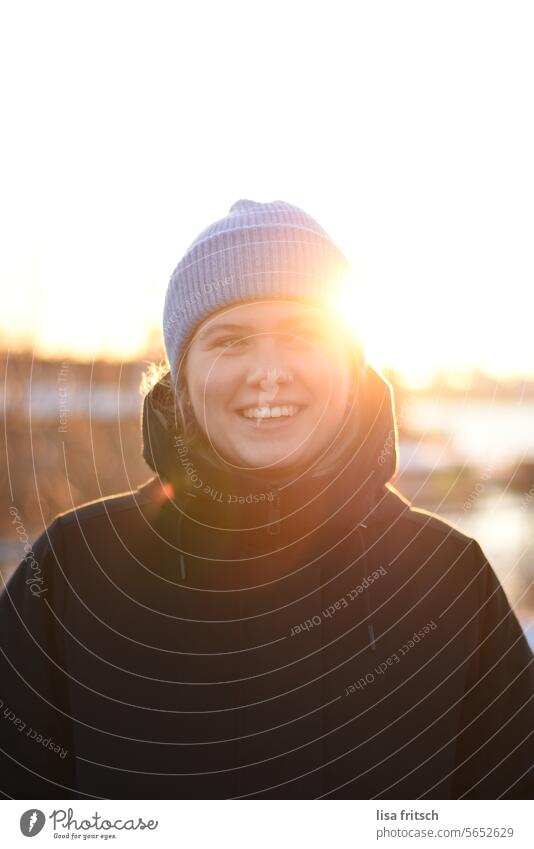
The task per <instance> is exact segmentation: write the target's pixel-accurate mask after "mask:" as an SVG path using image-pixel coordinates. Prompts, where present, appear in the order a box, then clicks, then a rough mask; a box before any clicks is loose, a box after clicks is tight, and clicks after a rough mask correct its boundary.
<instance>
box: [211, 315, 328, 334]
mask: <svg viewBox="0 0 534 849" xmlns="http://www.w3.org/2000/svg"><path fill="white" fill-rule="evenodd" d="M319 320H320V319H319V317H316V316H309V317H308V316H306V317H305V316H299V317H298V318H285V319H282V320H281V321H280V322H278V325H277V327H279V328H280V327H289V326H291V325H293V326H295V325H298V324H304V323H309V322H310V321H313V322H316V321H319ZM228 330H239V331H241V332H245V333H246V332H251V333H252V332H254V328H253V327H251V326H250V325H249V324H232V323H231V322H225V323H224V324H212V325H210V327H206V329H205V330H202V331H201V332H200V333H199V337H198V338H199V339H206V338H207V337H208V336H211V335H212V333H220V332H222V331H228ZM258 332H261V331H258Z"/></svg>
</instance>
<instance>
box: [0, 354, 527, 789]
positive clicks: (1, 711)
mask: <svg viewBox="0 0 534 849" xmlns="http://www.w3.org/2000/svg"><path fill="white" fill-rule="evenodd" d="M362 393H363V394H362V403H361V405H360V406H359V416H360V419H359V424H358V426H356V425H354V426H353V422H352V421H351V422H350V427H351V428H352V429H351V431H350V432H349V433H348V434H347V437H346V441H347V452H348V453H347V455H346V456H347V461H346V462H343V463H340V464H339V468H336V471H335V473H334V472H332V473H330V474H324V475H322V476H320V477H318V478H312V477H311V476H310V475H309V474H308V475H306V476H304V477H303V478H301V479H300V480H298V481H296V482H294V483H292V484H287V481H283V480H279V481H270V482H269V483H266V482H265V481H264V480H262V479H260V478H259V477H257V476H256V475H252V474H251V473H248V472H246V473H245V472H239V473H236V472H229V471H228V470H227V468H226V467H224V466H222V465H221V464H220V463H218V462H217V461H216V460H215V458H214V457H213V456H212V455H211V454H210V453H209V452H208V451H205V450H203V449H202V448H201V447H200V446H199V447H198V449H190V448H188V447H187V446H186V445H185V443H184V442H183V440H182V439H181V435H180V434H179V433H177V432H176V430H175V429H173V427H172V426H171V425H169V423H168V417H166V416H165V414H164V412H163V411H164V409H165V404H166V403H167V404H168V401H169V388H168V381H165V380H163V381H161V382H160V383H159V384H157V385H156V386H155V387H154V389H153V390H152V392H151V393H150V394H149V395H148V396H147V398H146V399H145V402H144V407H143V422H142V424H143V436H144V456H145V458H146V460H147V462H148V463H149V464H150V466H151V467H152V469H153V470H154V471H155V472H156V474H155V476H154V477H152V478H150V480H148V481H147V482H146V483H145V484H144V485H143V486H140V487H139V488H137V489H134V490H132V491H131V492H127V493H123V494H119V495H116V496H113V497H108V498H102V499H100V500H98V501H94V502H91V503H88V504H84V505H82V506H80V507H77V508H76V509H74V510H70V511H68V512H65V513H62V514H61V515H58V516H57V517H56V518H55V519H54V521H53V522H52V523H51V524H50V525H49V527H47V528H46V530H45V531H44V532H43V534H42V535H41V536H40V537H39V538H38V539H37V540H36V542H35V543H34V545H33V548H32V551H31V552H28V555H27V556H26V558H25V559H24V560H23V561H22V562H21V564H20V565H19V566H18V568H17V570H16V571H15V573H14V574H13V576H12V578H11V580H10V581H9V583H8V585H7V588H6V590H5V591H4V593H3V594H2V596H1V598H0V748H1V752H0V759H1V760H0V766H1V778H0V788H1V790H2V792H3V793H4V795H5V796H6V797H14V798H26V799H31V798H35V799H53V798H61V799H63V798H116V799H124V798H126V799H128V798H135V799H137V798H169V799H173V798H175V799H184V798H204V799H208V798H258V799H268V798H282V799H293V798H299V799H312V798H328V799H334V798H338V799H339V798H351V799H360V798H362V799H371V798H383V799H387V798H389V799H394V798H397V799H415V798H425V799H433V798H436V799H450V798H454V799H456V798H482V799H484V798H486V799H487V798H490V799H494V798H495V799H496V798H520V799H526V798H532V797H533V795H534V794H533V790H534V770H533V762H534V757H533V750H534V740H533V731H534V700H533V695H534V681H533V664H532V661H533V659H534V658H533V656H532V653H531V650H530V648H529V646H528V644H527V642H526V640H525V637H524V635H523V633H522V630H521V627H520V625H519V623H518V620H517V618H516V616H515V614H514V613H513V612H512V610H511V609H510V606H509V604H508V601H507V598H506V596H505V594H504V592H503V590H502V587H501V585H500V583H499V581H498V579H497V578H496V576H495V573H494V571H493V569H492V567H491V565H490V564H489V563H488V561H487V559H486V557H485V556H484V553H483V551H482V549H481V547H480V545H479V544H478V543H477V542H476V540H475V539H473V538H471V537H469V536H467V535H466V534H464V533H462V532H461V531H460V530H459V529H458V528H456V527H455V526H453V525H451V524H449V523H447V522H445V521H443V520H442V519H440V518H439V517H437V516H436V515H434V514H433V513H430V512H428V511H425V510H420V509H414V508H413V507H412V506H411V505H410V503H409V502H408V501H407V500H406V499H405V498H404V497H403V496H402V495H400V493H399V492H398V491H397V490H396V489H395V488H394V487H393V486H392V484H391V478H392V477H393V476H394V475H395V473H396V468H397V457H396V428H395V421H394V411H393V403H392V398H391V392H390V387H389V385H388V384H387V383H386V382H385V381H384V380H383V379H382V378H381V377H380V376H379V375H378V374H377V373H376V372H375V371H374V370H373V369H371V368H370V367H369V368H368V371H367V377H366V379H365V381H364V383H363V385H362Z"/></svg>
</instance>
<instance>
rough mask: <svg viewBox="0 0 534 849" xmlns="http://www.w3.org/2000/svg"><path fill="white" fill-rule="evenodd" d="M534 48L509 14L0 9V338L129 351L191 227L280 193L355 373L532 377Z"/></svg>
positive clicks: (69, 349) (399, 6) (436, 9)
mask: <svg viewBox="0 0 534 849" xmlns="http://www.w3.org/2000/svg"><path fill="white" fill-rule="evenodd" d="M533 43H534V12H533V7H532V5H531V4H529V3H524V4H522V3H516V2H514V3H504V2H499V3H495V2H487V0H486V2H470V1H469V0H461V2H451V0H448V2H441V3H436V2H428V0H425V2H401V3H399V2H398V0H395V2H366V3H358V2H356V3H355V2H343V3H341V2H335V0H333V2H332V1H331V0H328V2H323V3H313V2H291V0H285V2H279V0H270V2H269V3H261V4H259V3H252V2H250V0H249V2H233V0H227V1H226V2H224V3H215V2H213V3H212V2H210V3H206V2H194V3H193V2H192V3H189V4H187V5H185V4H182V3H178V2H172V3H163V2H154V0H150V2H144V3H138V2H137V3H136V2H109V0H106V2H91V3H84V4H82V3H77V2H72V0H68V2H53V0H47V2H46V3H43V2H24V0H22V2H17V3H12V4H10V5H9V7H6V6H5V7H4V13H3V18H2V24H1V27H0V72H1V74H2V80H3V81H4V85H3V87H2V92H1V94H0V98H1V100H0V103H1V110H2V119H3V120H2V125H3V132H2V134H1V137H0V146H1V154H2V156H1V166H0V167H1V172H2V173H1V175H0V176H1V187H2V188H1V192H0V194H1V200H0V226H1V232H2V243H3V248H2V251H1V254H0V276H1V280H2V287H3V292H4V294H3V296H2V309H1V311H0V327H1V328H2V331H3V332H4V334H5V338H6V342H7V344H11V345H13V346H16V345H17V344H19V343H20V342H21V340H30V341H31V343H32V344H33V346H34V349H35V352H36V353H46V354H58V355H64V354H68V355H69V356H75V355H80V356H84V357H92V356H99V355H101V354H104V353H105V354H115V355H117V356H120V357H124V358H127V357H130V356H133V355H135V354H136V353H138V351H139V350H140V348H141V347H142V345H143V343H144V341H145V340H146V338H147V333H148V332H149V330H150V328H151V327H161V312H162V308H163V299H164V295H165V290H166V286H167V281H168V279H169V276H170V274H171V272H172V270H173V268H174V267H175V265H176V264H177V263H178V261H179V260H180V258H181V256H182V255H183V253H184V252H185V250H186V248H187V247H188V245H189V244H190V243H191V242H192V241H193V239H194V238H195V237H196V236H197V235H198V233H199V232H200V231H201V230H202V229H203V228H204V227H206V226H207V225H208V224H209V223H211V222H212V221H214V220H216V219H217V218H220V217H221V216H223V215H225V214H226V213H227V212H228V210H229V208H230V206H231V205H232V203H234V202H235V201H236V200H238V199H239V198H250V199H252V200H257V201H269V200H276V199H281V200H286V201H288V202H290V203H293V204H296V205H297V206H300V207H302V208H303V209H305V210H306V211H307V212H309V213H310V214H312V215H313V216H314V217H315V218H316V219H317V220H318V221H319V223H320V224H321V225H322V226H323V227H324V228H325V229H326V230H327V231H328V232H329V233H330V235H331V236H332V237H333V238H334V240H335V241H336V242H337V243H338V245H339V247H340V248H341V249H342V250H343V251H344V253H345V254H346V255H347V257H348V258H349V260H350V261H351V263H352V265H353V268H354V273H355V277H356V279H357V281H358V286H359V290H360V295H361V301H360V300H359V299H358V298H357V299H355V301H354V303H355V310H356V311H358V316H357V317H356V316H355V320H357V321H358V322H360V324H363V325H364V327H363V328H362V332H363V334H364V338H365V341H366V344H367V351H368V356H369V358H370V359H371V360H374V361H375V362H376V363H377V364H383V365H392V366H395V367H397V368H400V369H402V370H404V371H405V372H406V374H407V375H415V376H417V375H419V374H421V373H425V371H428V370H429V369H431V368H432V367H434V366H440V365H450V366H454V367H463V366H465V367H469V366H473V365H475V366H478V367H481V368H484V369H486V370H489V371H493V372H494V373H496V374H502V375H505V374H507V373H518V374H520V373H523V374H530V375H534V344H533V342H532V335H533V334H532V329H531V325H532V315H533V313H534V310H533V303H534V296H533V294H532V292H533V283H534V250H533V234H534V154H533V151H534V112H533V88H534V51H533V50H532V44H533ZM360 307H361V309H360Z"/></svg>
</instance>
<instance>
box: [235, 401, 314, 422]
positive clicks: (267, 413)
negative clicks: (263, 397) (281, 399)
mask: <svg viewBox="0 0 534 849" xmlns="http://www.w3.org/2000/svg"><path fill="white" fill-rule="evenodd" d="M300 409H301V408H300V407H297V406H296V405H295V404H289V405H288V406H287V407H286V406H284V407H269V406H263V407H246V408H245V409H244V410H239V411H238V412H239V415H241V416H244V417H245V418H246V419H279V418H282V417H286V418H292V417H293V416H296V415H297V413H298V412H299V410H300Z"/></svg>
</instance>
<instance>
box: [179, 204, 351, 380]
mask: <svg viewBox="0 0 534 849" xmlns="http://www.w3.org/2000/svg"><path fill="white" fill-rule="evenodd" d="M347 273H350V264H349V262H348V260H347V259H346V258H345V256H344V255H343V254H342V253H341V251H340V250H339V248H337V247H336V245H335V244H334V242H333V241H332V239H331V238H330V236H329V235H328V233H326V232H325V231H324V230H323V228H322V227H321V226H320V225H319V224H318V223H317V222H316V221H315V220H314V219H313V218H312V217H311V216H310V215H308V214H307V213H306V212H304V211H303V210H302V209H299V208H298V207H297V206H292V205H291V204H289V203H286V202H285V201H283V200H274V201H271V202H270V203H256V201H253V200H238V201H236V202H235V203H234V204H233V206H232V207H231V208H230V211H229V213H228V215H226V216H225V217H224V218H221V219H220V220H219V221H216V222H215V223H214V224H210V226H209V227H206V229H205V230H203V231H202V233H200V235H199V236H197V238H196V239H195V241H194V242H193V243H192V244H191V245H190V246H189V248H188V249H187V251H186V253H185V255H184V256H183V257H182V259H181V260H180V262H179V263H178V265H177V266H176V268H175V269H174V271H173V273H172V275H171V279H170V281H169V285H168V288H167V294H166V297H165V306H164V310H163V336H164V341H165V350H166V353H167V358H168V360H169V366H170V370H171V376H172V381H173V386H175V387H176V383H177V378H178V370H179V357H180V356H181V354H182V352H183V348H184V345H185V343H186V342H188V341H189V339H190V338H191V336H192V335H193V333H194V330H195V329H196V327H197V326H198V325H199V324H201V323H202V322H203V321H204V319H205V318H206V317H207V315H208V314H209V313H211V312H214V311H216V310H219V309H221V307H224V306H226V305H228V304H231V303H235V302H241V301H249V300H252V299H255V298H266V297H267V298H270V297H273V298H291V299H297V300H301V299H302V300H306V301H309V300H312V301H317V300H320V299H321V298H323V297H325V296H326V297H328V294H329V293H331V291H332V287H333V286H335V285H336V283H338V282H340V281H341V280H342V279H343V278H344V276H345V275H346V274H347Z"/></svg>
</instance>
